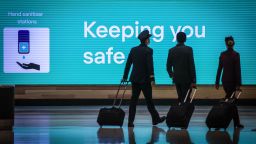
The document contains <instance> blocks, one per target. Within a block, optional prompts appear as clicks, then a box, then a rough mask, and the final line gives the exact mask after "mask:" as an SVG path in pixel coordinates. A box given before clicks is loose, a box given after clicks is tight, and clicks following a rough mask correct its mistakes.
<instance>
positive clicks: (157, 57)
mask: <svg viewBox="0 0 256 144" xmlns="http://www.w3.org/2000/svg"><path fill="white" fill-rule="evenodd" d="M8 11H13V12H15V11H26V12H28V11H35V12H43V13H44V16H43V17H30V18H27V19H31V20H37V21H38V24H36V25H30V24H22V25H18V24H17V22H16V21H17V20H18V19H26V18H24V17H23V18H19V17H8V16H7V13H8ZM255 17H256V2H255V1H242V0H240V1H225V2H219V1H217V2H216V1H202V2H199V1H197V0H195V1H192V0H190V1H169V0H166V1H165V0H159V1H156V0H155V1H154V0H149V1H148V0H147V1H146V0H145V1H143V0H140V1H133V0H132V1H131V0H129V1H128V0H123V1H120V0H119V1H114V0H111V1H105V0H84V1H77V0H75V1H60V0H51V1H45V0H43V1H42V0H38V1H34V0H31V1H28V0H26V1H15V4H14V2H13V1H1V5H0V29H1V34H0V46H1V50H0V64H1V65H0V69H1V72H0V84H117V83H119V81H120V79H121V77H122V74H123V69H124V66H125V63H124V64H122V65H118V64H113V63H112V64H110V65H109V64H105V65H97V64H91V65H86V64H84V63H83V60H84V58H83V54H84V52H86V51H91V52H92V53H95V52H97V51H103V52H105V51H107V49H108V48H109V47H114V52H117V51H122V52H124V53H125V55H126V57H127V55H128V53H129V50H130V48H131V47H133V46H136V45H138V44H139V41H138V40H137V38H136V37H133V38H130V39H127V40H126V41H125V42H124V43H123V42H122V41H121V38H117V39H113V38H111V37H107V38H104V39H100V38H96V39H93V38H87V39H85V38H84V21H88V22H91V21H94V20H95V21H97V24H102V25H106V26H111V25H118V26H120V27H121V26H122V25H132V26H135V24H134V22H135V21H136V20H137V21H139V22H140V24H139V26H140V25H150V26H154V25H164V26H165V37H164V40H163V41H162V42H160V43H156V42H154V41H153V40H152V41H151V45H150V47H152V48H153V49H154V66H155V75H156V83H157V84H170V82H171V81H170V79H169V77H168V75H167V72H166V68H165V64H166V58H167V54H168V49H169V48H171V47H173V46H175V44H176V43H174V42H172V34H171V31H170V29H169V25H173V26H175V28H177V26H179V25H181V26H185V25H191V26H195V25H198V26H199V27H201V26H202V25H205V26H206V38H204V39H196V38H195V37H193V38H189V39H188V40H187V45H190V46H192V47H193V49H194V57H195V63H196V72H197V82H198V83H199V84H213V83H214V82H215V76H216V71H217V65H218V58H219V54H220V52H221V51H224V50H225V49H226V48H225V44H224V37H225V36H227V35H233V36H234V38H235V41H236V45H235V49H236V50H237V51H238V52H240V55H241V66H242V82H243V84H256V57H255V54H256V49H255V45H256V41H255V33H256V30H255V26H256V19H255ZM97 24H96V25H97ZM4 27H48V28H49V29H50V72H49V73H46V74H5V73H3V65H2V64H3V29H4Z"/></svg>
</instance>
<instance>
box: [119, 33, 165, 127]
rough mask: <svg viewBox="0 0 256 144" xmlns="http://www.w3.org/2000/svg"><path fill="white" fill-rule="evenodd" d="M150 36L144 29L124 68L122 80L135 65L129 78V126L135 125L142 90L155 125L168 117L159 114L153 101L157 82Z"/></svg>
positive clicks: (125, 78) (124, 79)
mask: <svg viewBox="0 0 256 144" xmlns="http://www.w3.org/2000/svg"><path fill="white" fill-rule="evenodd" d="M150 37H151V34H149V31H148V30H144V31H142V32H141V33H140V34H139V36H138V39H139V40H140V42H141V44H140V45H139V46H136V47H134V48H132V49H131V50H130V53H129V56H128V59H127V62H126V66H125V69H124V74H123V79H122V81H126V80H127V78H128V74H129V71H130V68H131V66H132V65H133V67H132V72H131V74H130V80H129V81H131V83H132V97H131V101H130V105H129V118H128V127H134V124H133V122H134V119H135V113H136V105H137V102H138V99H139V96H140V93H141V91H142V92H143V94H144V97H145V100H146V103H147V108H148V111H149V112H150V114H151V117H152V123H153V125H157V124H159V123H162V122H163V121H164V120H165V119H166V117H165V116H162V117H160V116H159V114H158V112H157V110H156V109H155V106H154V103H153V101H152V85H154V84H155V78H154V66H153V49H151V48H149V47H148V45H149V43H150V40H149V38H150Z"/></svg>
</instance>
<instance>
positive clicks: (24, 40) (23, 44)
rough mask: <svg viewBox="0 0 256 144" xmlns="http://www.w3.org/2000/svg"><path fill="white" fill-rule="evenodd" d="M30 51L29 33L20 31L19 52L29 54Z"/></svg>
mask: <svg viewBox="0 0 256 144" xmlns="http://www.w3.org/2000/svg"><path fill="white" fill-rule="evenodd" d="M29 51H30V46H29V31H28V30H19V31H18V52H19V54H28V53H29Z"/></svg>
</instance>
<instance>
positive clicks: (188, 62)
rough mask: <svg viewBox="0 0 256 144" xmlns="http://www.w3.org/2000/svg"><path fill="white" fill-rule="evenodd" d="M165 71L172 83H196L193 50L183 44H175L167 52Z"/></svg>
mask: <svg viewBox="0 0 256 144" xmlns="http://www.w3.org/2000/svg"><path fill="white" fill-rule="evenodd" d="M166 69H167V72H168V74H169V76H170V78H173V82H174V83H179V84H188V83H196V71H195V63H194V56H193V50H192V48H191V47H189V46H185V45H184V44H177V45H176V46H175V47H173V48H171V49H170V50H169V54H168V58H167V62H166Z"/></svg>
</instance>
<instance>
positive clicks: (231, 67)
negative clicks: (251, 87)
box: [215, 36, 244, 128]
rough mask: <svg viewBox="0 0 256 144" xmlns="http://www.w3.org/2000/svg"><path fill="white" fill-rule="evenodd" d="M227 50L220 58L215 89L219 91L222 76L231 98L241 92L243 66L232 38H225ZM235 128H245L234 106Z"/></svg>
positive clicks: (223, 84)
mask: <svg viewBox="0 0 256 144" xmlns="http://www.w3.org/2000/svg"><path fill="white" fill-rule="evenodd" d="M225 44H226V47H227V50H225V51H223V52H222V53H221V54H220V57H219V66H218V70H217V76H216V82H215V88H216V89H219V82H220V76H221V74H222V86H223V88H224V91H225V93H226V96H225V97H226V98H230V97H231V96H232V93H233V92H235V91H237V90H240V86H241V66H240V55H239V53H238V52H236V51H235V50H234V45H235V41H234V38H233V37H232V36H228V37H226V38H225ZM233 119H234V127H236V128H243V127H244V126H243V125H242V124H241V123H240V119H239V115H238V110H237V107H236V106H234V113H233Z"/></svg>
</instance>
